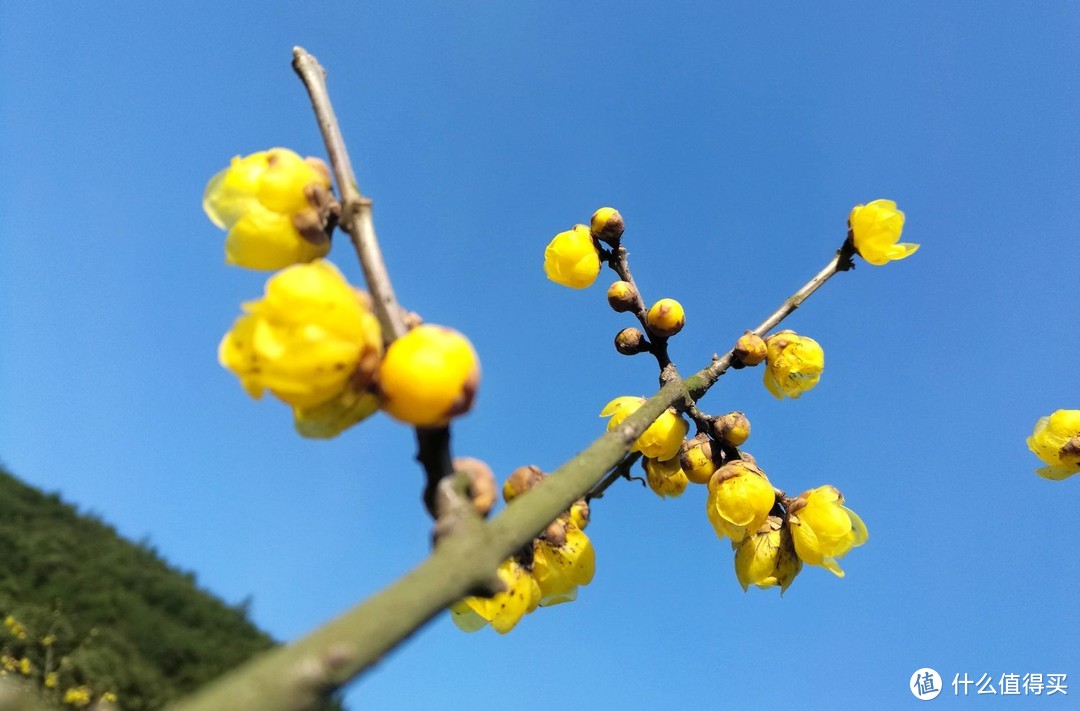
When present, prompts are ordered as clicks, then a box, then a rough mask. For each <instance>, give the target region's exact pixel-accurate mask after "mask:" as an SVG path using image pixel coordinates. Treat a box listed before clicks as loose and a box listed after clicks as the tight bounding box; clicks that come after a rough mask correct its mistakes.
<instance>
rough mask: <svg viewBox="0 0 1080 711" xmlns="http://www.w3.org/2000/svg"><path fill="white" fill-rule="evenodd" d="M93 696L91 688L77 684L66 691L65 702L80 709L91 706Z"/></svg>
mask: <svg viewBox="0 0 1080 711" xmlns="http://www.w3.org/2000/svg"><path fill="white" fill-rule="evenodd" d="M91 698H92V697H91V696H90V689H89V688H87V687H85V686H75V687H72V688H70V689H68V690H67V691H65V692H64V703H65V704H71V705H72V706H74V707H75V708H79V709H81V708H84V707H86V706H89V705H90V699H91Z"/></svg>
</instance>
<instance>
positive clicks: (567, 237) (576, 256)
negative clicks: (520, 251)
mask: <svg viewBox="0 0 1080 711" xmlns="http://www.w3.org/2000/svg"><path fill="white" fill-rule="evenodd" d="M544 272H545V273H546V274H547V278H548V279H550V280H551V281H553V282H555V283H556V284H562V285H563V286H569V287H571V288H573V289H584V288H585V287H587V286H592V283H593V282H594V281H596V276H597V275H598V274H599V273H600V253H599V252H597V250H596V245H595V244H594V243H593V238H592V234H591V233H590V232H589V228H588V227H586V226H585V225H575V226H574V229H572V230H567V231H566V232H560V233H559V234H557V235H555V239H553V240H551V243H550V244H548V246H547V249H546V250H544Z"/></svg>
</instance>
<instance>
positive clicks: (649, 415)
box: [170, 244, 852, 711]
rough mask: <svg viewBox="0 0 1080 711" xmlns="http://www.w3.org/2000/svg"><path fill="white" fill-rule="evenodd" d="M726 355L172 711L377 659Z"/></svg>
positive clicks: (260, 709)
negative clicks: (386, 581) (326, 618)
mask: <svg viewBox="0 0 1080 711" xmlns="http://www.w3.org/2000/svg"><path fill="white" fill-rule="evenodd" d="M851 254H852V252H851V251H850V249H849V247H848V245H847V244H845V246H844V247H842V248H841V249H840V250H839V251H838V252H837V253H836V256H835V257H833V259H832V261H830V262H829V264H828V265H826V267H825V268H824V269H822V270H821V272H819V273H818V274H817V275H816V276H814V277H813V278H812V279H811V280H810V281H809V282H807V283H806V284H805V285H804V286H803V287H802V288H800V289H799V290H798V291H796V292H795V293H794V294H793V295H792V296H791V297H790V298H788V299H787V300H786V301H785V302H784V303H783V305H781V306H780V308H778V309H777V310H776V311H775V312H773V313H772V314H771V315H770V316H769V317H768V318H767V319H765V321H763V322H762V323H761V325H759V326H758V327H757V328H756V329H754V332H755V333H757V334H758V335H764V334H765V333H767V332H768V331H769V330H771V329H772V328H774V327H776V326H777V325H778V324H779V323H780V322H781V321H783V320H784V319H785V318H786V317H787V316H788V315H790V314H791V313H792V312H793V311H794V310H795V309H796V308H798V306H799V305H800V304H801V303H802V302H803V301H805V300H806V298H808V297H809V296H810V295H811V294H813V293H814V292H815V291H817V289H818V288H820V287H821V285H822V284H824V283H825V282H826V281H828V280H829V278H830V277H832V276H833V275H834V274H836V272H837V271H845V270H846V269H850V268H851ZM733 358H734V355H733V353H731V352H729V353H727V354H726V355H725V356H723V357H722V358H720V359H718V360H717V361H715V362H713V363H712V364H711V365H709V366H706V367H705V368H703V369H701V370H700V371H698V372H697V373H695V374H694V375H692V376H691V377H689V378H687V379H685V380H682V379H679V378H674V379H672V380H670V381H669V382H668V383H667V384H665V385H664V386H663V387H662V388H661V389H660V391H659V392H657V393H656V394H655V395H653V396H652V397H651V398H649V399H648V400H646V401H645V403H644V404H643V405H642V406H641V407H640V408H639V409H638V410H637V411H635V412H634V413H633V414H632V415H630V416H629V417H627V418H626V420H624V421H623V422H622V424H621V425H620V426H619V427H617V428H616V429H615V430H613V431H611V432H608V433H606V434H604V435H603V436H601V437H600V438H599V439H597V440H596V441H594V442H593V443H592V444H590V445H589V446H588V447H587V448H586V449H585V450H584V451H582V452H580V453H579V454H577V455H576V456H575V457H573V458H572V459H571V460H570V461H568V462H566V463H565V464H563V465H562V466H561V467H559V468H558V469H557V470H555V471H554V472H553V473H552V475H551V476H549V477H547V478H545V479H544V480H543V481H541V482H540V483H539V484H537V485H536V486H535V487H533V488H531V489H529V490H528V491H526V492H525V493H524V494H522V495H520V496H518V497H516V498H515V499H514V500H513V501H511V502H510V504H508V505H507V507H506V509H505V510H504V511H503V512H502V513H500V514H499V515H498V516H496V517H495V518H494V519H492V520H491V521H490V522H487V523H485V522H482V521H480V520H479V519H477V518H475V517H474V518H472V519H469V520H467V521H465V522H464V525H462V526H461V527H460V528H459V530H458V531H457V533H456V535H453V536H448V537H446V538H445V539H444V540H443V541H442V542H440V543H439V545H437V546H436V548H435V551H434V553H432V555H431V556H430V557H428V558H427V560H425V561H423V562H422V563H420V565H418V566H417V567H416V568H414V569H413V570H412V571H411V572H409V573H408V574H406V575H405V576H404V577H402V578H400V579H398V580H397V581H396V582H394V583H391V584H390V585H389V586H388V587H387V588H385V589H384V590H382V591H380V592H378V593H376V594H375V595H374V596H372V597H371V598H369V599H368V600H367V601H365V602H363V603H361V604H360V605H358V606H356V607H354V608H353V609H352V610H350V611H349V612H346V613H345V614H344V615H342V616H341V617H339V618H337V619H336V620H333V621H332V622H330V623H328V624H326V625H324V626H323V627H321V628H319V629H317V630H315V631H314V632H312V633H311V634H309V635H308V636H307V637H304V638H303V639H300V640H298V641H296V642H293V643H292V644H290V645H288V646H285V647H280V648H278V649H275V650H272V651H270V652H266V653H265V654H263V655H260V656H258V657H255V658H254V659H252V660H250V661H248V662H247V663H245V664H244V665H242V666H241V667H239V668H238V669H236V670H234V671H232V672H230V673H228V674H226V675H225V676H224V677H221V678H220V679H218V680H216V681H214V682H212V683H210V684H209V685H207V686H205V687H203V688H202V689H200V690H199V691H197V692H196V693H195V694H193V695H192V696H189V697H187V698H186V699H181V700H180V702H178V703H177V704H175V705H174V706H172V707H170V709H171V711H221V710H222V709H229V710H230V711H298V710H300V709H305V708H310V706H311V705H312V704H313V703H315V701H317V700H318V699H319V698H320V697H321V696H322V695H325V694H328V693H330V692H332V691H334V690H335V689H337V688H338V687H340V686H341V685H343V684H344V683H346V682H347V681H349V680H350V679H353V678H355V677H356V676H357V675H359V674H361V673H362V672H364V671H365V670H367V669H369V668H371V667H372V666H373V665H374V664H376V663H377V662H378V661H379V660H380V659H381V658H382V657H383V656H384V655H385V654H387V653H388V652H389V651H390V650H392V649H393V648H394V647H396V646H397V645H399V644H401V642H403V641H404V640H406V639H407V638H409V637H410V636H411V635H412V634H414V633H415V632H416V631H417V630H419V629H420V628H421V627H422V626H423V625H424V624H426V623H427V622H428V621H429V620H431V619H432V618H433V617H435V615H437V614H439V612H441V611H442V610H444V609H446V608H447V607H449V606H450V605H452V604H453V603H455V602H457V601H458V600H460V599H461V598H462V597H465V596H466V595H469V594H470V593H472V592H473V591H475V590H477V589H483V587H484V586H485V585H486V584H487V583H488V582H489V580H490V576H491V571H493V570H495V569H496V568H497V567H498V565H499V563H501V562H502V561H503V560H505V559H506V558H507V557H509V556H510V555H511V554H512V553H514V552H515V551H517V550H518V549H520V548H521V547H522V546H524V545H526V544H527V543H529V541H531V540H532V539H533V538H534V537H535V536H537V535H539V534H540V533H541V532H542V531H543V530H544V529H545V528H546V527H547V525H548V524H549V523H551V521H553V520H554V519H555V518H556V517H557V516H558V515H559V514H561V513H562V512H563V511H565V510H566V509H567V508H569V507H570V505H571V504H572V503H573V502H574V501H577V500H578V499H580V498H581V497H582V496H584V495H585V494H587V493H588V492H589V491H592V490H594V489H595V487H596V486H597V485H598V484H599V483H600V481H601V479H603V478H604V475H605V474H606V473H608V472H609V471H611V470H612V468H613V467H617V466H618V465H619V463H620V462H622V461H623V460H624V459H625V458H626V455H627V452H629V451H630V447H631V445H632V444H633V443H634V441H635V440H636V439H637V438H638V436H640V435H641V433H642V432H644V431H645V429H646V428H647V427H648V426H649V425H650V424H652V423H653V421H654V420H656V418H658V417H659V416H660V415H661V414H662V413H663V412H664V411H665V410H666V409H667V408H668V407H671V406H672V405H674V404H676V403H679V402H683V401H684V399H685V398H686V396H687V394H690V395H691V396H693V397H695V398H696V397H700V396H701V395H703V394H705V393H706V392H707V391H708V390H709V388H711V387H712V386H713V385H714V384H715V383H716V381H717V380H718V379H719V377H720V376H721V375H723V373H724V372H725V371H726V370H727V369H728V367H730V364H731V361H732V359H733Z"/></svg>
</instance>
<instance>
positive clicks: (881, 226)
mask: <svg viewBox="0 0 1080 711" xmlns="http://www.w3.org/2000/svg"><path fill="white" fill-rule="evenodd" d="M848 228H849V229H850V230H851V238H852V242H853V243H854V244H855V251H857V252H858V253H859V255H860V256H861V257H862V258H863V259H865V260H866V261H867V262H868V263H869V264H873V265H875V266H881V265H883V264H888V263H889V262H892V261H895V260H897V259H903V258H904V257H910V256H911V255H912V254H915V250H917V249H918V248H919V245H917V244H897V242H899V241H900V233H901V232H902V231H903V230H904V213H902V212H900V211H899V210H897V209H896V203H895V202H893V201H892V200H873V201H871V202H868V203H866V204H865V205H856V206H855V207H853V208H852V210H851V214H850V215H849V216H848Z"/></svg>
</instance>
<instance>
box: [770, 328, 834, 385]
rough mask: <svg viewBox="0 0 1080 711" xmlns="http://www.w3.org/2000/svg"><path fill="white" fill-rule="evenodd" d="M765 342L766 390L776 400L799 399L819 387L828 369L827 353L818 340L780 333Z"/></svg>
mask: <svg viewBox="0 0 1080 711" xmlns="http://www.w3.org/2000/svg"><path fill="white" fill-rule="evenodd" d="M765 343H766V346H767V347H768V351H767V354H766V357H765V387H766V388H768V390H769V392H770V393H772V394H773V396H774V397H776V398H778V399H781V400H782V399H784V398H785V397H790V398H797V397H799V396H800V395H802V394H803V393H804V392H806V391H807V390H810V389H811V388H813V387H814V386H815V385H817V383H818V380H819V379H820V378H821V371H822V370H824V369H825V352H824V351H823V350H821V346H819V345H818V343H817V341H815V340H814V339H812V338H807V337H806V336H800V335H798V334H796V333H795V332H794V331H780V332H779V333H775V334H773V335H771V336H769V337H768V338H767V339H765Z"/></svg>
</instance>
